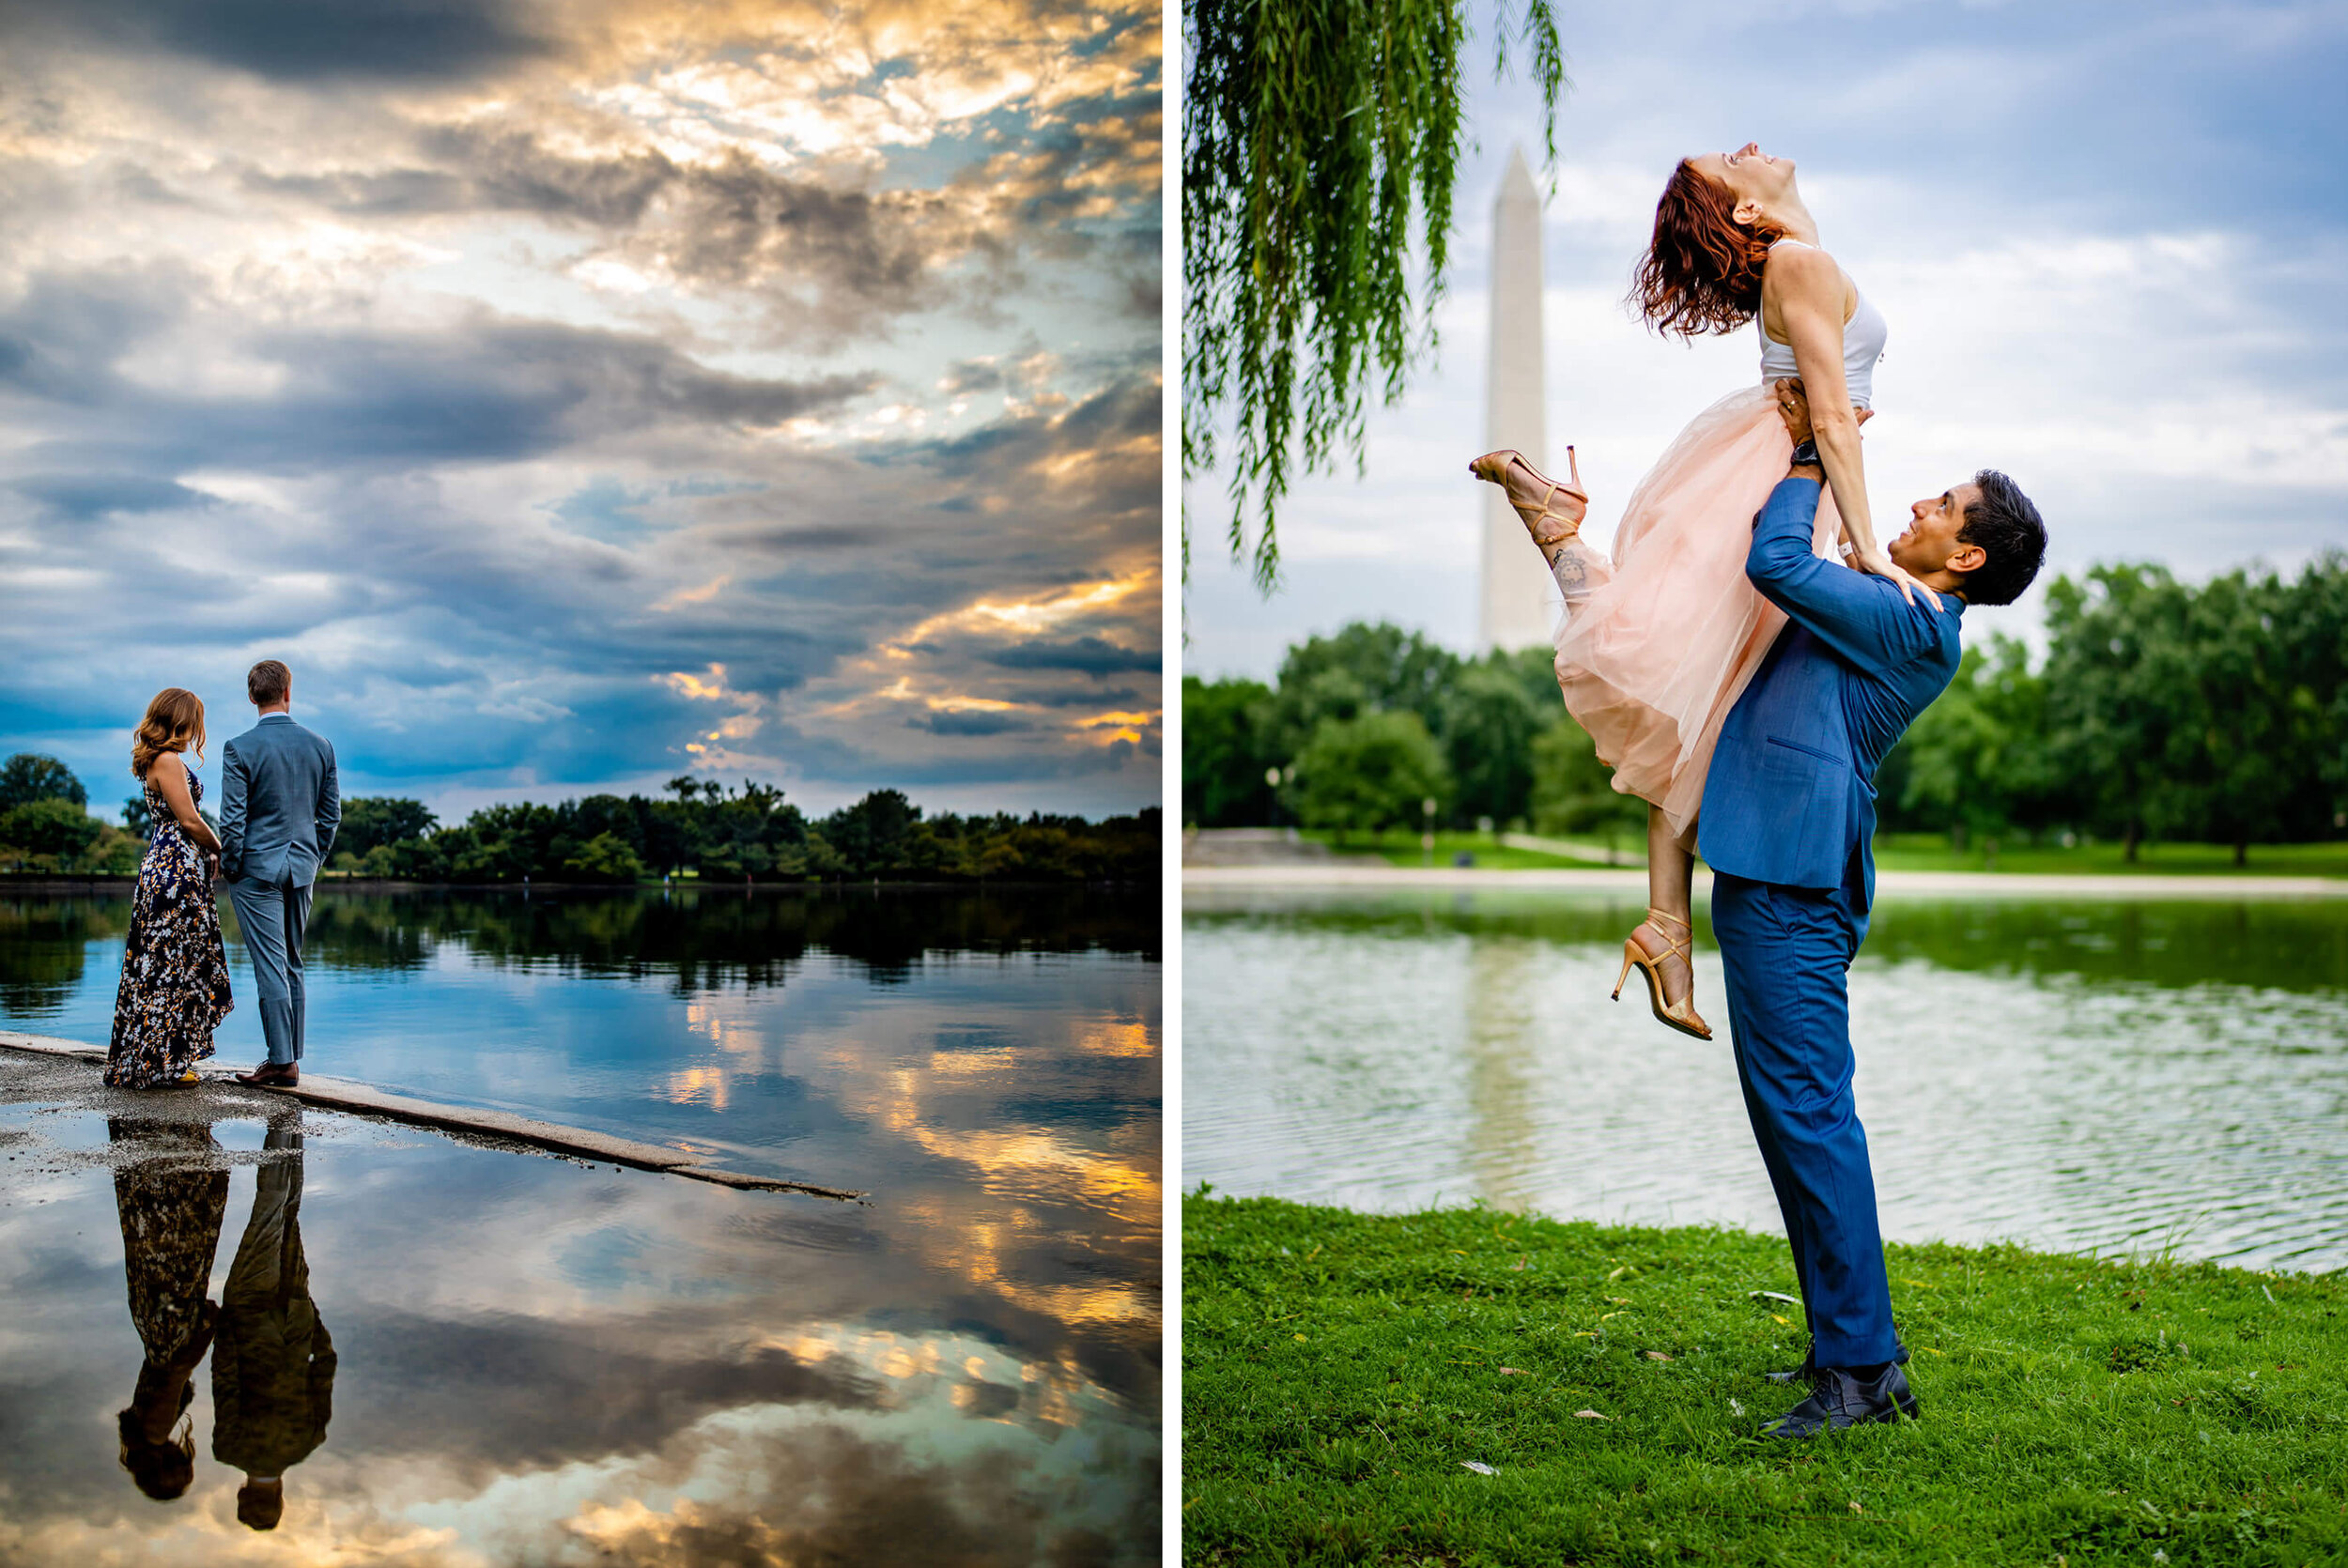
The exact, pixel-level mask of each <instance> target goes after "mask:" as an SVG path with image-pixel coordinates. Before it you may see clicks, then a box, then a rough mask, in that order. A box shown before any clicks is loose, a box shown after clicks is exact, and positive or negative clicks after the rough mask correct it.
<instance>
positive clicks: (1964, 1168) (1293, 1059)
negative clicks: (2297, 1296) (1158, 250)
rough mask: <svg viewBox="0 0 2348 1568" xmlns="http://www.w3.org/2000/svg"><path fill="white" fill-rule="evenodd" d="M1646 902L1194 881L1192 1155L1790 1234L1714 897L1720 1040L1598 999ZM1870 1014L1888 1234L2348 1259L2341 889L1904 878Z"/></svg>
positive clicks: (1707, 989)
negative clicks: (2079, 887) (1729, 1014)
mask: <svg viewBox="0 0 2348 1568" xmlns="http://www.w3.org/2000/svg"><path fill="white" fill-rule="evenodd" d="M1639 915H1640V909H1639V907H1638V906H1637V905H1636V904H1635V903H1630V902H1625V901H1621V900H1616V899H1605V898H1599V897H1575V896H1572V895H1526V894H1508V893H1506V892H1499V893H1491V894H1486V893H1481V892H1478V893H1467V894H1457V895H1449V894H1446V895H1437V896H1432V897H1428V896H1398V897H1393V898H1387V899H1362V898H1347V897H1314V896H1310V895H1304V896H1298V895H1263V894H1258V893H1239V892H1228V893H1226V892H1210V893H1194V894H1192V895H1189V896H1188V897H1186V899H1185V915H1184V921H1183V939H1182V943H1183V945H1182V962H1183V1089H1184V1098H1183V1127H1182V1147H1183V1156H1182V1159H1183V1164H1182V1171H1183V1179H1184V1181H1185V1182H1191V1183H1195V1182H1197V1181H1199V1180H1202V1179H1203V1180H1206V1181H1210V1182H1212V1183H1213V1185H1214V1186H1215V1187H1216V1188H1217V1189H1218V1190H1220V1191H1230V1192H1239V1193H1255V1192H1265V1193H1277V1194H1279V1195H1282V1196H1285V1197H1291V1198H1297V1199H1304V1200H1311V1201H1319V1202H1328V1203H1339V1204H1345V1205H1349V1206H1352V1207H1363V1208H1371V1209H1386V1210H1396V1209H1405V1208H1411V1207H1422V1206H1426V1205H1430V1204H1435V1203H1464V1202H1468V1201H1471V1200H1476V1199H1481V1200H1483V1201H1486V1202H1490V1203H1492V1204H1495V1205H1499V1206H1502V1207H1509V1208H1533V1209H1537V1210H1540V1211H1542V1212H1545V1213H1550V1214H1555V1215H1567V1216H1574V1217H1581V1218H1597V1219H1614V1220H1624V1221H1633V1222H1643V1223H1675V1222H1678V1223H1685V1222H1699V1221H1702V1222H1723V1223H1728V1224H1734V1225H1741V1226H1748V1227H1752V1228H1754V1229H1760V1230H1775V1229H1778V1228H1779V1226H1780V1223H1781V1222H1780V1220H1779V1217H1778V1213H1777V1208H1776V1205H1775V1202H1774V1200H1773V1199H1772V1197H1771V1195H1770V1191H1769V1183H1768V1180H1767V1177H1766V1176H1764V1174H1763V1172H1762V1168H1761V1162H1760V1158H1759V1156H1758V1154H1756V1153H1755V1151H1754V1149H1753V1137H1752V1132H1751V1130H1750V1128H1749V1126H1748V1124H1747V1122H1746V1119H1745V1112H1744V1106H1743V1102H1742V1100H1741V1099H1740V1098H1739V1095H1738V1087H1737V1081H1736V1072H1735V1067H1734V1064H1733V1062H1732V1061H1731V1058H1730V1056H1729V1053H1728V1049H1727V1045H1726V1034H1727V1027H1726V1025H1727V1018H1726V1007H1725V1006H1724V1005H1723V1004H1722V1002H1721V1000H1720V999H1721V997H1722V980H1721V973H1720V964H1719V958H1718V954H1717V951H1714V950H1710V949H1709V946H1708V944H1709V931H1708V929H1707V928H1706V927H1705V925H1704V924H1703V922H1702V920H1701V918H1699V924H1698V930H1699V934H1700V943H1701V944H1702V945H1700V948H1699V952H1698V974H1699V978H1698V986H1699V1006H1701V1007H1705V1011H1706V1013H1707V1017H1710V1018H1711V1019H1712V1022H1713V1023H1714V1026H1715V1028H1716V1029H1717V1030H1718V1031H1719V1034H1720V1036H1721V1039H1720V1041H1719V1042H1718V1043H1708V1044H1707V1043H1706V1042H1703V1041H1699V1040H1694V1039H1690V1038H1685V1037H1683V1036H1680V1035H1677V1034H1676V1033H1674V1032H1672V1031H1670V1030H1667V1029H1665V1028H1663V1027H1662V1026H1661V1025H1660V1024H1657V1023H1655V1022H1653V1021H1652V1020H1651V1019H1649V1018H1648V1017H1647V1016H1646V1012H1645V1007H1644V1005H1643V1003H1642V1005H1640V1006H1636V1007H1634V1006H1633V1005H1632V1001H1631V999H1630V998H1631V997H1632V994H1633V992H1635V991H1636V990H1637V987H1636V979H1635V976H1634V983H1633V987H1632V990H1630V991H1626V992H1625V993H1624V995H1625V1000H1624V1001H1623V1002H1622V1003H1619V1004H1615V1003H1610V1002H1608V1001H1607V1000H1606V996H1607V992H1609V991H1610V990H1611V989H1612V988H1613V985H1614V976H1615V974H1616V972H1617V970H1618V969H1619V967H1620V965H1621V956H1622V945H1621V943H1622V936H1623V934H1624V932H1626V931H1627V930H1629V929H1630V926H1631V925H1632V924H1634V923H1635V922H1636V921H1637V920H1638V918H1639ZM1707 1003H1708V1004H1709V1005H1708V1006H1706V1004H1707ZM1851 1012H1852V1030H1853V1037H1854V1039H1855V1041H1856V1044H1857V1048H1858V1053H1859V1079H1858V1095H1859V1108H1860V1113H1861V1117H1862V1118H1863V1120H1864V1121H1865V1123H1866V1126H1867V1131H1868V1140H1869V1144H1870V1145H1871V1148H1872V1151H1873V1156H1874V1161H1875V1169H1876V1178H1877V1188H1878V1193H1879V1198H1880V1202H1881V1206H1882V1217H1883V1228H1884V1232H1885V1234H1886V1235H1887V1236H1890V1237H1898V1238H1907V1239H1922V1238H1927V1237H1941V1238H1946V1239H1952V1240H1975V1241H1977V1240H1987V1239H2013V1240H2020V1241H2026V1242H2029V1243H2031V1244H2033V1245H2037V1246H2041V1247H2048V1248H2061V1249H2088V1248H2099V1249H2107V1250H2112V1249H2119V1250H2139V1251H2155V1250H2158V1249H2161V1248H2164V1247H2172V1246H2173V1247H2174V1248H2176V1249H2177V1250H2178V1251H2179V1252H2180V1253H2183V1254H2185V1255H2188V1256H2196V1257H2211V1258H2221V1259H2225V1260H2228V1261H2231V1262H2236V1263H2244V1264H2251V1265H2256V1266H2260V1267H2281V1268H2306V1269H2328V1268H2340V1267H2343V1266H2348V900H2331V901H2326V902H2306V903H2279V902H2278V903H2255V904H2242V903H2225V902H2217V901H2211V902H2188V903H2163V904H2144V903H2104V904H2079V903H2059V902H2035V901H2023V900H2016V901H2006V902H1963V903H1955V902H1924V901H1908V900H1901V899H1887V900H1886V901H1885V902H1884V903H1883V904H1882V905H1881V906H1880V907H1879V908H1878V910H1877V915H1876V918H1875V923H1874V929H1873V930H1872V932H1871V934H1870V936H1869V938H1868V942H1867V945H1866V946H1865V948H1864V949H1863V950H1862V952H1861V957H1860V960H1859V962H1858V964H1857V965H1856V966H1855V967H1854V969H1853V970H1852V973H1851Z"/></svg>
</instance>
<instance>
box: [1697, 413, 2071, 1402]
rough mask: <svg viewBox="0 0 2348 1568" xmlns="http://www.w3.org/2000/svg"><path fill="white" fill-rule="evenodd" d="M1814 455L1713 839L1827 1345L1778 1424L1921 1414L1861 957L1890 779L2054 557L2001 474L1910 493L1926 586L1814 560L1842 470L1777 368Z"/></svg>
mask: <svg viewBox="0 0 2348 1568" xmlns="http://www.w3.org/2000/svg"><path fill="white" fill-rule="evenodd" d="M1778 392H1779V406H1780V411H1781V412H1782V413H1783V414H1784V417H1785V423H1786V427H1787V428H1788V429H1789V430H1790V431H1791V432H1792V433H1793V437H1794V439H1795V442H1796V443H1797V444H1796V446H1795V449H1794V462H1793V466H1792V467H1791V469H1789V470H1788V472H1787V474H1786V477H1785V478H1784V480H1783V481H1781V482H1780V483H1779V484H1778V486H1777V488H1776V490H1775V491H1773V492H1772V493H1771V494H1770V496H1769V503H1768V504H1767V505H1766V506H1764V507H1763V508H1762V509H1761V512H1760V513H1759V515H1756V516H1755V517H1754V518H1753V549H1752V553H1751V554H1750V555H1749V556H1748V557H1747V559H1746V562H1745V572H1746V575H1747V576H1749V577H1750V578H1751V579H1752V581H1753V587H1754V588H1756V589H1758V590H1759V591H1760V592H1762V593H1763V594H1764V595H1765V596H1767V597H1768V599H1769V602H1770V603H1771V604H1774V605H1775V606H1777V607H1779V608H1780V609H1782V610H1784V612H1785V615H1786V618H1787V622H1788V624H1787V625H1786V627H1785V629H1784V631H1783V632H1782V633H1781V634H1779V637H1778V639H1777V641H1776V642H1775V643H1774V644H1773V645H1772V646H1771V647H1770V649H1769V653H1768V655H1767V657H1765V658H1764V659H1763V661H1762V664H1761V668H1760V669H1759V670H1758V671H1757V672H1756V673H1755V674H1754V676H1753V682H1752V684H1750V685H1748V686H1747V687H1746V688H1745V692H1744V695H1743V696H1742V697H1740V698H1738V701H1737V706H1736V707H1735V708H1734V709H1733V710H1731V711H1730V713H1729V715H1728V718H1727V721H1726V722H1725V723H1724V724H1723V725H1722V728H1721V738H1720V745H1719V746H1718V748H1717V749H1716V750H1715V751H1714V752H1713V754H1712V765H1711V770H1710V772H1709V773H1708V774H1707V776H1706V779H1705V787H1704V805H1703V808H1702V811H1701V814H1700V815H1699V817H1698V819H1697V821H1698V826H1697V829H1696V834H1697V840H1696V841H1697V849H1698V852H1699V853H1701V854H1702V855H1703V856H1704V858H1705V860H1706V861H1707V862H1708V863H1709V864H1710V866H1711V868H1712V872H1713V877H1712V932H1713V935H1714V936H1715V937H1716V938H1717V939H1718V941H1719V942H1720V945H1721V958H1722V964H1723V967H1724V968H1725V969H1726V970H1727V977H1728V1015H1729V1023H1730V1027H1731V1029H1732V1031H1733V1033H1734V1036H1735V1040H1736V1052H1737V1073H1738V1079H1739V1080H1740V1081H1741V1082H1742V1084H1743V1086H1744V1094H1745V1109H1746V1112H1747V1114H1748V1115H1750V1116H1751V1117H1752V1120H1753V1136H1754V1138H1755V1139H1756V1140H1757V1141H1758V1142H1759V1144H1760V1145H1761V1159H1762V1162H1763V1163H1764V1164H1766V1165H1767V1166H1768V1167H1769V1182H1770V1185H1771V1186H1773V1187H1774V1188H1775V1189H1776V1190H1777V1202H1778V1207H1779V1209H1780V1210H1781V1211H1783V1213H1784V1217H1785V1235H1786V1239H1787V1240H1788V1241H1789V1242H1791V1244H1792V1247H1793V1253H1794V1275H1795V1278H1796V1279H1797V1280H1798V1281H1800V1285H1801V1297H1802V1308H1803V1312H1804V1314H1805V1315H1806V1316H1807V1317H1808V1319H1809V1329H1810V1354H1809V1355H1807V1356H1805V1357H1804V1358H1803V1359H1802V1364H1801V1366H1800V1367H1799V1368H1798V1369H1796V1370H1794V1371H1792V1372H1785V1373H1774V1374H1771V1376H1772V1377H1774V1378H1775V1379H1776V1380H1778V1381H1781V1382H1789V1383H1790V1382H1795V1381H1806V1382H1808V1383H1809V1385H1810V1387H1811V1393H1810V1395H1809V1397H1808V1398H1806V1399H1804V1400H1803V1401H1802V1402H1801V1403H1800V1404H1799V1405H1797V1406H1795V1407H1794V1408H1793V1409H1792V1410H1791V1411H1789V1412H1788V1413H1787V1414H1785V1415H1784V1416H1782V1417H1780V1418H1778V1419H1777V1420H1776V1421H1773V1422H1769V1423H1767V1424H1766V1425H1765V1426H1764V1427H1763V1428H1762V1431H1763V1434H1764V1435H1765V1436H1768V1437H1811V1436H1813V1435H1814V1434H1815V1433H1818V1432H1822V1431H1825V1430H1826V1429H1828V1428H1829V1427H1839V1426H1850V1425H1855V1424H1857V1423H1859V1422H1874V1421H1892V1420H1896V1419H1898V1418H1899V1417H1900V1416H1902V1415H1908V1416H1912V1415H1914V1414H1915V1413H1916V1398H1915V1395H1914V1393H1913V1392H1911V1391H1910V1390H1909V1389H1908V1378H1907V1376H1906V1374H1904V1373H1903V1372H1902V1371H1901V1370H1900V1363H1901V1362H1902V1361H1904V1360H1907V1359H1908V1358H1907V1353H1906V1352H1905V1351H1904V1350H1902V1349H1901V1347H1900V1343H1899V1338H1898V1335H1897V1334H1896V1333H1895V1332H1894V1331H1893V1330H1892V1291H1891V1284H1890V1281H1889V1280H1888V1279H1887V1278H1886V1277H1885V1273H1884V1266H1883V1242H1882V1237H1881V1236H1880V1234H1879V1233H1878V1231H1877V1222H1876V1192H1875V1176H1874V1173H1873V1171H1872V1170H1871V1169H1870V1168H1869V1166H1868V1163H1867V1135H1866V1131H1865V1130H1864V1129H1862V1128H1861V1126H1860V1124H1859V1114H1858V1110H1857V1108H1856V1106H1855V1104H1854V1103H1853V1100H1852V1097H1851V1072H1852V1068H1853V1065H1854V1064H1853V1061H1852V1056H1851V1043H1850V994H1849V984H1848V974H1847V972H1848V970H1849V968H1850V962H1851V960H1852V958H1853V957H1854V956H1855V955H1856V954H1857V953H1858V951H1859V945H1860V943H1861V941H1863V940H1864V939H1865V937H1866V934H1867V914H1868V910H1869V908H1870V907H1871V905H1872V904H1873V902H1874V898H1875V860H1874V857H1873V855H1872V854H1871V853H1870V851H1869V841H1870V840H1871V839H1872V838H1874V836H1875V824H1876V809H1875V783H1874V780H1875V773H1876V765H1877V763H1878V762H1880V761H1882V760H1883V756H1884V754H1885V753H1886V752H1888V751H1890V750H1891V749H1892V746H1893V744H1894V743H1896V742H1897V741H1898V740H1899V738H1900V736H1901V735H1902V734H1903V733H1904V732H1905V731H1906V730H1907V729H1908V725H1909V724H1911V723H1912V722H1914V720H1915V717H1916V715H1918V714H1920V713H1922V712H1923V710H1924V709H1925V707H1926V706H1928V705H1929V704H1930V703H1931V701H1932V699H1934V698H1936V697H1938V696H1939V695H1940V693H1941V691H1942V690H1943V689H1944V688H1945V687H1946V686H1947V685H1948V684H1949V681H1950V679H1951V677H1953V676H1954V675H1955V673H1956V666H1957V659H1958V656H1959V653H1960V652H1961V650H1960V647H1959V642H1958V638H1959V629H1960V627H1961V626H1962V624H1963V622H1964V618H1965V611H1966V609H1967V608H1968V607H1971V606H1976V605H2003V604H2011V603H2012V602H2013V601H2014V599H2015V597H2016V595H2017V594H2019V593H2020V592H2022V590H2023V589H2025V588H2027V587H2029V586H2030V582H2031V578H2032V577H2033V576H2036V575H2037V572H2038V567H2039V563H2040V561H2043V560H2044V559H2045V557H2046V550H2047V530H2046V526H2045V524H2044V523H2042V522H2041V521H2040V519H2039V515H2038V510H2037V508H2036V507H2034V506H2032V505H2031V502H2030V500H2029V498H2027V497H2025V496H2024V495H2023V494H2022V492H2021V491H2020V490H2018V489H2016V487H2015V484H2014V482H2013V481H2012V480H2010V479H2008V478H2006V477H2005V476H2004V475H2003V474H2000V473H1998V472H1995V471H1994V470H1991V469H1983V470H1982V471H1981V472H1980V473H1978V474H1976V475H1974V476H1973V478H1972V479H1971V480H1970V482H1968V483H1966V484H1959V485H1956V486H1955V487H1954V488H1953V489H1950V490H1947V491H1945V492H1943V493H1942V494H1940V495H1939V496H1936V497H1934V498H1932V499H1931V500H1920V501H1918V502H1916V503H1915V505H1914V506H1913V507H1911V508H1910V509H1909V512H1910V520H1909V523H1908V529H1907V531H1905V532H1903V533H1902V534H1901V535H1900V536H1899V537H1898V538H1897V539H1894V540H1892V543H1891V545H1890V546H1889V553H1890V555H1891V557H1892V561H1895V562H1896V563H1898V564H1899V566H1901V567H1902V568H1903V569H1904V570H1906V571H1907V572H1908V575H1909V576H1912V577H1913V578H1914V579H1915V580H1916V581H1917V583H1919V584H1921V585H1922V587H1921V588H1920V589H1919V590H1918V592H1916V595H1915V601H1914V602H1913V603H1911V602H1909V600H1908V597H1907V596H1906V595H1905V593H1904V592H1903V591H1902V589H1901V588H1900V587H1899V586H1898V585H1897V584H1895V583H1894V582H1893V581H1892V580H1891V579H1889V578H1886V577H1878V576H1867V575H1864V574H1861V573H1859V572H1854V571H1852V570H1850V569H1849V568H1847V567H1845V566H1842V565H1839V564H1837V563H1835V562H1832V561H1822V560H1820V559H1819V558H1818V557H1816V556H1815V555H1813V554H1811V551H1810V540H1811V530H1812V528H1813V526H1814V525H1815V522H1816V520H1817V510H1818V493H1819V487H1820V485H1821V484H1823V482H1824V480H1825V473H1824V470H1823V469H1820V468H1819V466H1818V460H1817V450H1816V447H1815V445H1814V444H1812V443H1811V441H1810V413H1809V407H1808V406H1807V404H1806V403H1805V402H1804V400H1803V398H1802V396H1801V392H1800V385H1799V383H1795V382H1780V383H1779V384H1778Z"/></svg>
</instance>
